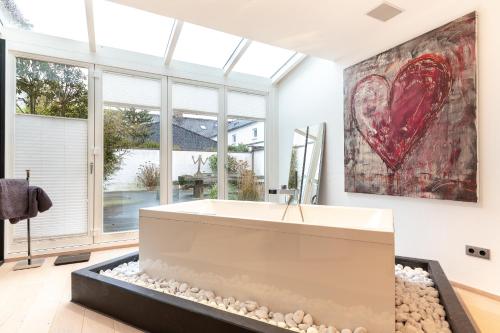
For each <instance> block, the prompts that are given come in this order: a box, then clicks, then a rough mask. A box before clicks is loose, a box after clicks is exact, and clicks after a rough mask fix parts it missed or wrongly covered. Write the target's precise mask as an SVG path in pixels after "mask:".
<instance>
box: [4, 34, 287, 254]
mask: <svg viewBox="0 0 500 333" xmlns="http://www.w3.org/2000/svg"><path fill="white" fill-rule="evenodd" d="M11 33H12V32H9V34H11ZM16 33H19V34H21V35H26V34H25V33H24V34H23V32H16ZM37 35H38V36H41V37H40V38H41V41H39V40H37V38H36V36H37ZM29 37H30V38H28V40H27V41H26V43H24V42H21V41H19V40H7V41H6V44H7V45H6V46H7V61H6V83H7V84H6V96H7V97H6V112H5V118H6V124H7V126H6V127H7V128H6V155H5V156H6V165H5V167H6V176H11V175H12V171H13V168H12V165H11V164H12V163H13V161H14V159H13V156H14V155H13V152H14V149H15V147H14V145H13V143H14V127H13V124H12V122H13V121H14V118H15V117H13V115H12V114H11V113H12V112H15V105H16V104H15V101H16V88H15V87H16V57H22V58H28V59H34V60H40V61H49V62H57V63H62V64H67V65H73V66H79V67H84V68H88V70H89V72H88V73H89V74H88V80H89V83H88V89H89V92H88V95H89V119H90V118H91V117H93V118H92V121H91V122H92V123H93V124H94V126H93V127H92V128H91V129H89V133H90V131H93V137H92V139H93V140H94V139H95V141H94V142H93V145H92V146H90V141H89V159H88V162H89V163H90V162H94V166H95V167H94V170H95V171H94V173H93V175H92V179H91V178H90V177H89V187H88V191H89V193H92V195H93V197H92V199H91V200H89V203H90V204H89V228H88V230H89V237H91V239H92V241H91V243H90V244H88V243H87V244H79V243H77V242H74V241H70V239H69V238H68V239H66V238H64V239H63V238H53V239H49V240H47V242H46V243H45V245H42V246H40V249H39V250H37V253H44V254H50V253H57V252H58V251H60V248H61V247H62V246H72V247H74V248H75V249H92V248H102V247H108V246H116V245H117V244H123V245H125V244H137V240H138V237H137V231H133V232H116V233H107V234H108V235H109V237H98V236H96V235H99V232H100V230H99V228H98V227H96V226H99V227H100V228H101V230H102V218H101V219H100V220H99V219H98V218H97V217H96V214H97V213H98V209H99V207H98V205H97V204H94V203H95V202H96V201H97V200H102V198H101V199H99V198H98V196H99V195H101V196H102V184H101V185H100V184H98V181H97V180H98V179H99V177H101V178H102V174H98V170H100V166H99V165H98V163H97V160H99V159H98V158H96V156H95V155H96V154H99V153H100V152H99V149H98V148H99V147H101V146H102V142H98V140H101V141H102V137H100V136H99V133H102V125H99V124H98V122H96V121H95V119H96V118H97V117H98V116H99V115H98V112H101V113H102V107H103V105H104V102H103V100H102V78H100V77H99V76H100V72H102V71H108V72H113V73H116V74H122V75H132V76H141V77H145V78H152V79H159V80H161V108H160V115H161V117H160V127H161V130H160V132H161V134H160V136H161V139H160V141H161V144H160V164H161V163H163V165H161V167H160V173H161V178H160V204H162V205H163V204H167V203H171V202H172V186H171V184H170V182H171V162H172V157H171V156H172V138H171V133H172V131H171V125H172V120H171V117H172V116H173V110H172V105H171V100H172V99H171V90H172V89H171V85H172V84H173V83H174V82H178V83H183V84H190V85H198V86H202V87H209V88H215V89H218V93H219V95H218V96H219V99H218V101H219V104H218V108H219V109H218V110H219V112H218V113H217V115H218V116H217V118H218V124H219V125H218V128H219V129H218V158H219V160H221V161H224V163H221V164H220V166H219V169H218V174H217V176H218V188H219V191H218V198H219V199H226V198H227V188H226V182H227V178H226V177H227V176H226V171H225V168H224V165H225V164H227V144H228V143H227V129H226V121H227V117H226V111H227V110H226V108H227V94H228V92H229V91H236V92H242V93H248V94H256V95H262V96H264V97H266V118H265V119H262V118H259V119H256V118H249V119H254V120H259V121H262V120H264V121H265V133H264V136H265V140H266V141H265V142H266V146H265V200H269V198H268V195H267V193H268V188H269V183H270V181H271V180H272V179H274V178H275V177H277V175H276V176H274V174H271V173H270V171H271V170H272V163H271V157H272V156H270V151H271V150H272V149H273V148H272V146H276V147H277V141H276V142H274V141H272V140H269V138H271V137H275V138H276V140H277V135H275V134H272V133H274V132H275V131H274V130H273V129H272V127H271V126H272V125H271V124H272V123H273V122H275V121H274V120H273V119H274V118H275V115H276V114H277V112H276V111H275V110H274V109H273V108H274V106H275V105H276V104H275V103H274V102H273V100H274V99H275V98H276V94H275V88H274V87H272V86H271V85H270V84H269V80H264V81H263V80H260V78H259V79H258V80H256V81H253V80H249V81H248V80H240V79H243V78H248V76H246V75H241V76H238V75H233V74H235V73H233V74H232V75H231V76H233V78H228V77H225V76H224V75H223V73H222V71H220V73H217V74H216V75H213V74H214V73H213V72H211V71H206V70H200V71H199V70H198V69H199V66H198V65H191V64H190V65H189V66H187V67H183V68H184V70H185V69H189V72H190V73H189V74H187V73H186V72H185V71H184V70H181V71H180V70H178V69H175V68H174V69H172V68H166V67H165V66H163V65H162V66H161V67H162V69H161V70H157V69H156V67H155V66H153V67H148V66H145V67H144V66H142V65H140V64H139V66H137V64H138V63H134V61H132V62H131V63H130V62H123V58H122V59H121V60H120V59H119V60H117V62H116V64H115V65H110V64H111V63H112V62H111V61H112V59H107V60H106V61H103V60H104V59H105V57H103V56H102V55H100V56H98V55H95V54H93V55H91V54H86V53H85V54H83V55H82V54H81V52H80V51H81V49H80V50H76V51H74V52H70V51H69V50H64V51H61V49H57V48H55V49H52V48H49V47H46V46H40V45H38V44H37V43H39V42H43V41H44V40H54V39H57V38H56V37H50V36H43V35H40V34H35V33H30V36H29ZM80 44H82V43H80V42H75V41H65V42H64V45H65V46H71V45H80ZM120 54H121V55H130V54H131V53H130V52H128V51H120ZM125 58H126V57H125ZM142 58H144V60H145V61H147V60H148V59H149V58H150V57H148V56H142ZM75 59H76V60H75ZM133 60H137V59H136V58H135V57H133ZM140 69H143V70H140ZM192 71H194V73H193V72H192ZM219 75H220V76H219ZM234 76H236V79H235V78H234ZM193 77H195V78H196V79H192V78H193ZM189 112H191V113H193V111H191V110H189ZM211 115H214V114H213V113H212V114H211ZM238 118H243V117H238ZM89 124H90V120H89ZM99 126H101V128H99ZM99 131H101V132H99ZM274 160H275V162H276V161H277V158H275V159H274ZM101 208H102V206H101ZM101 214H102V212H101ZM8 229H9V226H8V227H7V228H6V230H7V232H6V233H5V241H6V242H5V244H6V250H7V251H6V257H8V258H10V257H13V256H15V255H16V254H15V253H14V252H13V251H11V249H10V247H9V244H10V243H9V242H10V237H9V230H8ZM127 233H128V235H127ZM112 236H114V237H112ZM58 249H59V250H58Z"/></svg>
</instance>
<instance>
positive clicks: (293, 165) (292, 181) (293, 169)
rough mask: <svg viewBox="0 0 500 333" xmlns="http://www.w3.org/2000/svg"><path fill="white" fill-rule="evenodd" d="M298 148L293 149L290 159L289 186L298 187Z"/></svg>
mask: <svg viewBox="0 0 500 333" xmlns="http://www.w3.org/2000/svg"><path fill="white" fill-rule="evenodd" d="M297 181H298V179H297V150H296V149H292V158H291V160H290V174H289V175H288V188H292V189H296V188H297Z"/></svg>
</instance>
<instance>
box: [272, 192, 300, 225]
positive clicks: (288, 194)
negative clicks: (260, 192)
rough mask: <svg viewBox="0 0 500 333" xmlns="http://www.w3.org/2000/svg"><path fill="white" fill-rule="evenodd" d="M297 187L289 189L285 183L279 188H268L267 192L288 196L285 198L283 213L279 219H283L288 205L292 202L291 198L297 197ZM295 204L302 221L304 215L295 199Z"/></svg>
mask: <svg viewBox="0 0 500 333" xmlns="http://www.w3.org/2000/svg"><path fill="white" fill-rule="evenodd" d="M297 192H298V190H297V189H289V188H288V187H287V186H286V185H281V188H280V189H269V194H277V195H286V196H288V199H287V200H286V208H285V211H284V212H283V215H282V216H281V221H284V220H285V217H286V213H287V211H288V207H289V206H290V204H291V203H292V200H293V199H294V198H296V197H297ZM297 206H298V207H299V211H300V218H301V219H302V222H304V215H303V214H302V207H301V206H300V202H299V201H297Z"/></svg>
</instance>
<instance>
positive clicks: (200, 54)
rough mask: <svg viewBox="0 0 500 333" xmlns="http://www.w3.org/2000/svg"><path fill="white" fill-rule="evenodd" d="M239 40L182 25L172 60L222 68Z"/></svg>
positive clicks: (214, 31) (206, 29) (213, 31)
mask: <svg viewBox="0 0 500 333" xmlns="http://www.w3.org/2000/svg"><path fill="white" fill-rule="evenodd" d="M241 40H242V38H241V37H238V36H234V35H230V34H227V33H224V32H220V31H217V30H212V29H209V28H204V27H201V26H199V25H195V24H190V23H184V25H183V26H182V32H181V35H180V37H179V40H178V41H177V45H176V47H175V52H174V56H173V58H174V59H175V60H181V61H185V62H192V63H195V64H200V65H205V66H211V67H217V68H222V67H223V66H224V65H225V64H226V62H227V60H228V59H229V57H230V56H231V54H232V53H233V52H234V50H235V49H236V47H237V46H238V44H239V43H240V41H241Z"/></svg>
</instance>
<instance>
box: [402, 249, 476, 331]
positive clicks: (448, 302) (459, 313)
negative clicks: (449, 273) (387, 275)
mask: <svg viewBox="0 0 500 333" xmlns="http://www.w3.org/2000/svg"><path fill="white" fill-rule="evenodd" d="M396 264H401V265H403V266H410V267H412V268H417V267H420V268H422V269H423V270H425V271H427V272H429V274H430V277H431V278H432V280H433V281H434V285H435V287H436V288H437V290H438V291H439V300H440V302H441V304H442V305H443V306H444V309H445V311H446V319H447V320H448V323H449V324H450V328H451V330H452V332H453V333H469V332H470V333H475V332H477V330H476V328H475V327H474V325H473V323H472V321H471V319H470V318H469V316H468V315H467V313H466V312H465V310H464V308H463V306H462V304H461V303H460V301H459V300H458V297H457V295H456V294H455V291H454V290H453V287H452V286H451V284H450V281H449V280H448V278H447V277H446V274H444V271H443V269H442V268H441V265H440V264H439V262H438V261H435V260H425V259H417V258H408V257H396Z"/></svg>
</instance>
